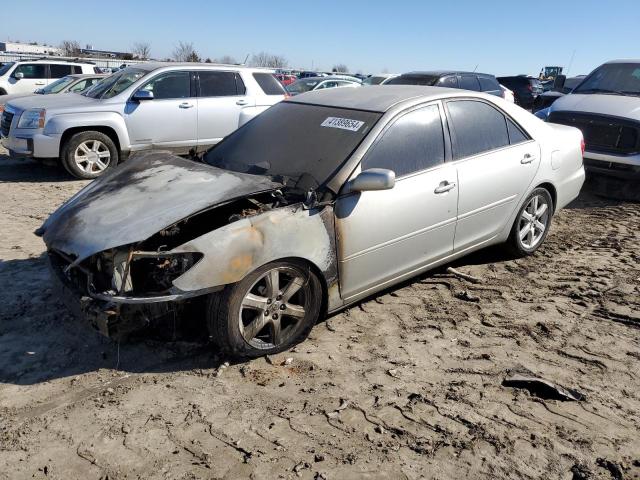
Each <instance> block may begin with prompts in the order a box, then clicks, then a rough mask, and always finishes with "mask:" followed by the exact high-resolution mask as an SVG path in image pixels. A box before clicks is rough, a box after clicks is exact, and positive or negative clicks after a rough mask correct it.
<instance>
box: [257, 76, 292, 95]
mask: <svg viewBox="0 0 640 480" xmlns="http://www.w3.org/2000/svg"><path fill="white" fill-rule="evenodd" d="M253 78H255V80H256V82H258V85H260V88H261V89H262V91H263V92H264V93H266V94H267V95H284V94H285V93H286V91H285V89H284V88H283V87H282V84H281V83H280V82H279V81H278V79H277V78H276V77H274V76H273V75H272V74H270V73H254V74H253Z"/></svg>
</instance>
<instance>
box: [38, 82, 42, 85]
mask: <svg viewBox="0 0 640 480" xmlns="http://www.w3.org/2000/svg"><path fill="white" fill-rule="evenodd" d="M36 85H44V82H36Z"/></svg>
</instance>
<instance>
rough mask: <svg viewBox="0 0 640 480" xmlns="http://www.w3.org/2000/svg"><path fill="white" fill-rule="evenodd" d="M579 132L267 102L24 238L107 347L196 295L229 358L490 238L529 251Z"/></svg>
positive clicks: (464, 95)
mask: <svg viewBox="0 0 640 480" xmlns="http://www.w3.org/2000/svg"><path fill="white" fill-rule="evenodd" d="M581 142H582V136H581V134H580V132H579V131H578V130H577V129H574V128H570V127H564V126H558V125H552V124H545V123H544V122H541V121H539V120H538V119H536V118H535V117H533V116H532V115H530V114H529V113H527V112H525V111H524V110H522V109H520V108H518V107H515V106H513V105H511V104H509V103H507V102H504V101H503V100H502V99H499V98H497V97H493V96H487V95H483V94H476V93H473V92H464V91H461V90H449V89H442V88H436V87H407V86H383V87H370V88H367V89H334V90H327V91H320V92H312V93H308V94H305V95H300V96H298V97H296V98H295V99H293V100H288V101H285V102H282V103H280V104H278V105H276V106H274V107H272V108H271V109H269V110H268V111H266V112H265V113H263V114H262V115H260V116H259V117H257V118H256V119H254V120H252V121H251V122H249V123H248V124H246V125H245V126H243V127H242V128H240V129H238V130H237V131H236V132H234V133H232V134H231V135H229V136H228V137H227V138H226V139H225V140H223V141H222V142H221V143H219V144H218V145H217V146H216V147H214V148H212V149H211V150H209V151H208V152H206V153H205V154H204V156H203V162H202V163H198V162H195V161H192V160H187V159H183V158H180V157H176V156H173V155H171V154H169V153H162V152H160V153H158V152H154V153H145V154H143V155H139V156H136V157H133V158H132V159H130V160H129V161H128V162H126V163H125V164H123V165H122V166H120V167H118V168H117V169H115V170H114V171H113V172H111V173H109V174H107V175H105V176H103V177H101V178H99V179H97V180H95V181H94V182H92V183H91V184H89V185H88V186H87V187H86V188H84V189H83V190H82V191H80V192H79V193H78V194H77V195H76V196H74V197H73V198H71V199H70V200H69V201H68V202H67V203H65V204H64V205H63V206H62V207H60V208H59V209H58V210H57V211H56V212H55V213H54V214H53V215H52V216H51V217H50V218H49V219H48V220H47V221H46V222H45V224H44V225H43V226H42V227H41V228H40V229H39V231H38V232H37V233H39V234H41V235H44V241H45V243H46V244H47V247H48V252H49V258H50V263H51V266H52V270H53V273H54V277H55V279H56V284H57V285H58V286H59V287H60V289H61V290H62V297H63V298H65V299H66V303H67V304H68V305H70V307H71V308H72V309H74V310H75V311H76V312H78V313H79V314H81V315H82V316H83V317H85V318H89V319H90V321H91V323H92V324H93V325H94V326H96V328H98V329H99V330H100V331H101V332H102V333H104V334H106V335H108V336H111V337H120V336H122V335H125V334H126V333H128V332H131V331H132V330H135V329H139V328H141V327H143V326H145V325H149V324H153V323H154V322H158V321H160V319H162V318H166V317H167V316H172V317H173V318H179V317H180V315H181V312H183V311H184V308H185V306H186V305H188V304H190V302H192V301H193V299H194V298H196V297H199V298H201V299H202V298H203V297H204V298H206V303H204V302H203V305H206V311H205V312H202V313H203V314H204V317H205V320H204V321H206V324H207V327H208V330H209V334H210V338H211V339H212V340H213V342H215V343H216V344H217V345H218V346H219V347H220V348H221V349H222V350H224V351H226V352H228V353H229V354H232V355H236V356H258V355H264V354H266V353H273V352H277V351H281V350H284V349H287V348H289V347H290V346H292V345H293V344H295V343H296V342H299V341H301V340H302V339H304V338H305V337H306V335H307V334H308V333H309V331H310V330H311V328H312V327H313V325H314V324H315V323H316V321H317V320H318V319H319V318H320V317H321V316H323V315H326V314H328V313H331V312H335V311H337V310H339V309H341V308H343V307H345V306H347V305H349V304H352V303H354V302H356V301H358V300H360V299H362V298H365V297H367V296H369V295H371V294H373V293H375V292H376V291H379V290H381V289H383V288H386V287H388V286H390V285H393V284H395V283H397V282H399V281H402V280H404V279H406V278H409V277H411V276H414V275H417V274H419V273H421V272H424V271H426V270H428V269H431V268H433V267H436V266H438V265H441V264H443V263H446V262H449V261H451V260H453V259H454V258H457V257H460V256H462V255H465V254H467V253H469V252H471V251H474V250H477V249H480V248H483V247H486V246H488V245H491V244H497V243H504V244H505V245H507V246H508V247H509V248H510V249H511V250H512V251H515V252H516V253H517V254H520V255H527V254H531V253H533V252H535V251H536V250H537V249H538V248H539V247H540V245H541V244H542V242H543V241H544V238H545V237H546V235H547V233H548V232H549V227H550V225H551V218H552V216H553V213H554V212H556V211H557V210H558V209H560V208H562V207H564V206H565V205H566V204H567V203H569V202H570V201H571V200H573V199H574V198H575V197H576V196H577V195H578V193H579V191H580V188H581V186H582V183H583V180H584V170H583V167H582V152H581Z"/></svg>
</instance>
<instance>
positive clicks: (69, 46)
mask: <svg viewBox="0 0 640 480" xmlns="http://www.w3.org/2000/svg"><path fill="white" fill-rule="evenodd" d="M60 50H62V55H64V56H65V57H77V56H79V55H80V42H77V41H76V40H64V41H63V42H62V43H61V44H60Z"/></svg>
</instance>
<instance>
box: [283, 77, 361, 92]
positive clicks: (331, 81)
mask: <svg viewBox="0 0 640 480" xmlns="http://www.w3.org/2000/svg"><path fill="white" fill-rule="evenodd" d="M361 86H362V81H361V80H360V79H359V78H355V77H350V76H348V75H331V76H328V77H307V78H301V79H300V80H298V81H296V82H293V83H291V84H289V85H287V86H286V87H285V88H286V89H287V92H288V93H289V95H291V96H295V95H299V94H301V93H306V92H311V91H312V90H324V89H327V88H345V87H346V88H357V87H361Z"/></svg>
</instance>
